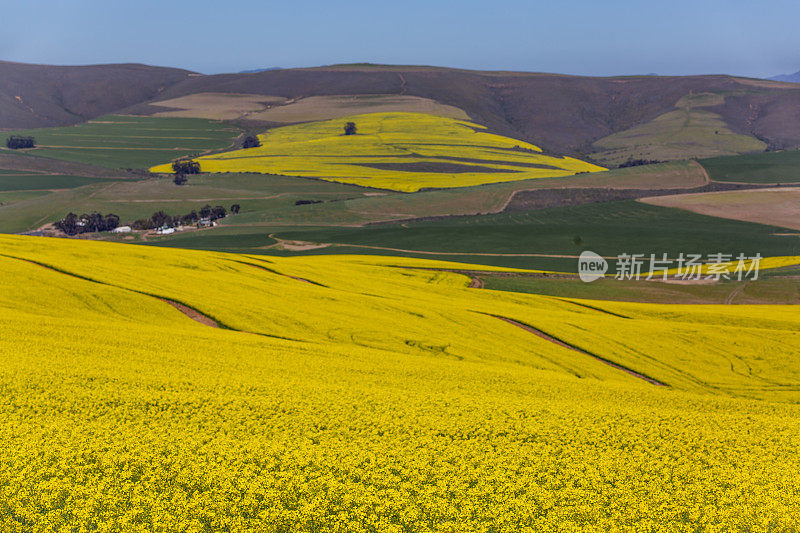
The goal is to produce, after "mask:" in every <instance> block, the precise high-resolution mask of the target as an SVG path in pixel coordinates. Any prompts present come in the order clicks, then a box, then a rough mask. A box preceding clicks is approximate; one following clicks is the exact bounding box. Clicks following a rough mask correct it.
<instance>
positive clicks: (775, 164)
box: [700, 150, 800, 183]
mask: <svg viewBox="0 0 800 533" xmlns="http://www.w3.org/2000/svg"><path fill="white" fill-rule="evenodd" d="M700 164H701V165H703V167H704V168H705V169H706V170H707V171H708V175H709V176H710V177H711V179H713V180H718V181H735V182H740V183H800V151H798V150H786V151H784V152H764V153H760V154H747V155H740V156H729V157H714V158H711V159H702V160H700Z"/></svg>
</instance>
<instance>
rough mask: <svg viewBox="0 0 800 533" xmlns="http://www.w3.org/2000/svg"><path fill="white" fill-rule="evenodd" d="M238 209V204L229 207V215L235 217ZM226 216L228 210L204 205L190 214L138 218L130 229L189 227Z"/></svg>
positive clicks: (156, 213)
mask: <svg viewBox="0 0 800 533" xmlns="http://www.w3.org/2000/svg"><path fill="white" fill-rule="evenodd" d="M239 209H240V206H239V204H233V205H232V206H231V213H232V214H234V215H236V214H238V213H239ZM227 216H228V210H227V209H225V208H224V207H222V206H221V205H218V206H216V207H211V205H209V204H206V205H204V206H203V207H202V208H200V210H199V211H197V210H194V209H192V211H191V212H190V213H186V214H185V215H170V214H169V213H166V212H164V211H156V212H155V213H153V214H152V215H150V217H149V218H140V219H139V220H137V221H135V222H134V223H133V224H131V227H132V228H133V229H135V230H148V229H157V228H174V227H175V226H191V225H193V224H197V223H199V222H200V221H202V220H207V221H209V222H214V221H215V220H219V219H220V218H225V217H227Z"/></svg>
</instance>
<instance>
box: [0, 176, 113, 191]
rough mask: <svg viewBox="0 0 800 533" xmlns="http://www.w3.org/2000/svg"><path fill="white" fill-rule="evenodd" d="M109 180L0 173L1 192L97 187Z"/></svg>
mask: <svg viewBox="0 0 800 533" xmlns="http://www.w3.org/2000/svg"><path fill="white" fill-rule="evenodd" d="M105 181H108V180H104V179H102V178H87V177H85V176H65V175H61V174H56V175H52V174H50V175H48V174H12V173H0V191H33V190H55V189H74V188H76V187H83V186H84V185H96V184H98V183H103V182H105Z"/></svg>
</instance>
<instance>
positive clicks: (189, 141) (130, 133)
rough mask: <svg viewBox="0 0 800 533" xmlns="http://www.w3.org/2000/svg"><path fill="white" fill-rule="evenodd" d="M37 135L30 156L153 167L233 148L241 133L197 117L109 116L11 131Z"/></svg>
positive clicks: (28, 151) (104, 165)
mask: <svg viewBox="0 0 800 533" xmlns="http://www.w3.org/2000/svg"><path fill="white" fill-rule="evenodd" d="M6 135H9V136H10V135H25V136H33V137H34V138H35V139H36V146H37V148H34V149H31V150H25V152H26V153H28V154H32V155H37V156H42V157H49V158H54V159H62V160H65V161H73V162H79V163H88V164H92V165H98V166H102V167H107V168H121V169H124V168H142V169H144V168H149V167H151V166H153V165H156V164H159V163H165V162H169V161H171V160H172V159H175V158H177V157H181V156H192V157H194V156H197V155H200V154H202V153H205V152H208V151H211V150H219V149H221V148H225V147H228V146H231V145H232V142H233V139H234V138H236V137H237V136H238V135H239V129H238V128H236V127H234V126H232V125H230V124H225V123H222V122H218V121H213V120H205V119H195V118H164V117H134V116H128V115H108V116H104V117H100V118H97V119H94V120H90V121H89V122H85V123H82V124H77V125H75V126H66V127H61V128H42V129H34V130H22V131H11V132H7V133H6Z"/></svg>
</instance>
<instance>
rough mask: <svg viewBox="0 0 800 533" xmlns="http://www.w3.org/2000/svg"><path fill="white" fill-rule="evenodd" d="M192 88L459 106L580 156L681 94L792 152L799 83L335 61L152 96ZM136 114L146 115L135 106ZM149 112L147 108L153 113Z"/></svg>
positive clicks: (192, 84) (798, 141)
mask: <svg viewBox="0 0 800 533" xmlns="http://www.w3.org/2000/svg"><path fill="white" fill-rule="evenodd" d="M198 92H210V93H246V94H263V95H271V96H281V97H284V98H288V99H290V100H291V99H297V98H303V97H308V96H321V95H355V94H406V95H411V96H419V97H423V98H429V99H432V100H435V101H437V102H440V103H442V104H447V105H451V106H454V107H458V108H461V109H463V110H464V111H466V112H467V113H468V114H469V116H470V117H471V118H472V119H473V120H475V121H477V122H480V123H482V124H485V125H487V126H489V127H490V128H492V129H493V130H495V131H497V132H499V133H503V134H506V135H511V136H514V137H520V138H523V139H525V140H528V141H531V142H534V143H537V144H539V145H542V146H543V147H545V148H547V149H549V150H552V151H554V152H566V153H575V152H588V151H590V150H589V145H591V143H593V142H594V141H596V140H598V139H600V138H603V137H606V136H607V135H610V134H612V133H615V132H618V131H623V130H626V129H628V128H631V127H633V126H635V125H637V124H641V123H644V122H647V121H650V120H652V119H654V118H655V117H657V116H659V115H661V114H663V113H666V112H669V111H671V110H672V109H674V107H675V104H676V103H677V102H678V100H680V99H681V98H682V97H684V96H686V95H688V94H690V93H702V92H713V93H723V94H724V95H725V100H724V104H722V105H720V106H716V107H710V108H708V109H709V110H710V111H713V112H715V113H719V114H720V115H721V116H722V118H723V119H724V120H725V121H726V122H727V123H728V124H729V125H730V127H731V129H732V130H734V131H736V132H738V133H744V134H747V135H753V136H755V137H757V138H760V139H762V140H764V141H765V142H767V143H768V144H770V145H772V146H775V147H795V146H800V121H798V120H796V117H797V115H798V114H799V113H800V86H796V85H792V84H785V83H780V82H771V81H765V80H749V79H741V78H735V77H732V76H724V75H709V76H679V77H661V76H638V77H618V78H588V77H580V76H565V75H557V74H535V73H519V72H477V71H464V70H455V69H446V68H435V67H393V66H389V67H383V66H362V65H354V66H347V65H338V66H333V67H320V68H310V69H291V70H276V71H266V72H259V73H254V74H222V75H216V76H203V77H196V78H188V79H186V80H184V81H181V82H179V83H176V84H175V85H173V86H172V87H170V88H169V89H166V90H165V91H164V93H163V94H162V95H159V98H158V99H159V100H160V99H167V98H175V97H178V96H183V95H186V94H193V93H198ZM137 109H138V110H139V111H143V110H145V108H143V107H142V106H139V107H138V108H137ZM155 109H158V108H155ZM155 109H152V110H151V111H150V112H153V111H155Z"/></svg>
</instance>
